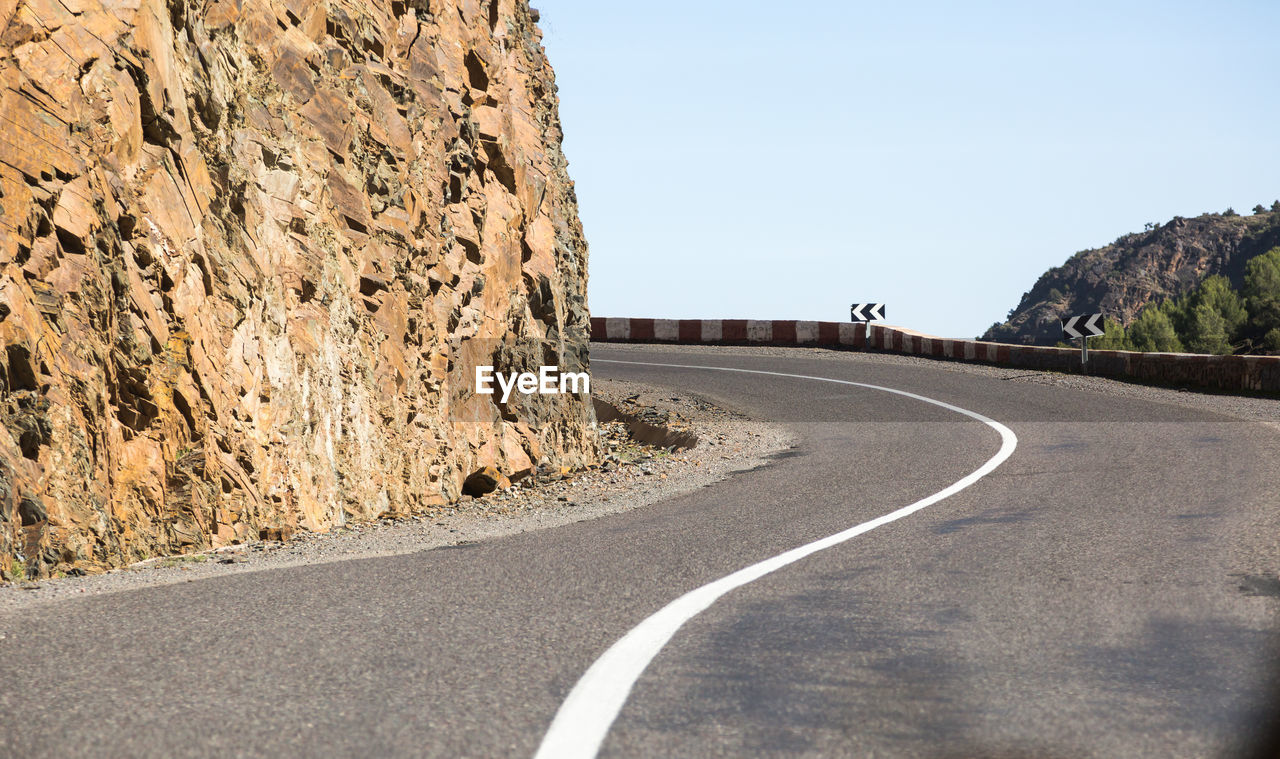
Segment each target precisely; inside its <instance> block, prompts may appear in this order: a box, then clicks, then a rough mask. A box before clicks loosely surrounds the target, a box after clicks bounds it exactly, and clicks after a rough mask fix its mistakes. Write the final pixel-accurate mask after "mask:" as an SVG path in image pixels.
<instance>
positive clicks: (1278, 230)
mask: <svg viewBox="0 0 1280 759" xmlns="http://www.w3.org/2000/svg"><path fill="white" fill-rule="evenodd" d="M1276 245H1280V212H1277V211H1271V212H1265V211H1264V212H1260V213H1255V214H1253V215H1252V216H1236V215H1230V216H1227V215H1222V214H1205V215H1203V216H1198V217H1196V218H1194V219H1185V218H1175V219H1173V220H1172V221H1170V222H1168V223H1166V224H1163V225H1161V226H1151V227H1149V228H1148V229H1147V230H1146V231H1144V232H1140V233H1136V234H1130V235H1125V236H1124V237H1121V238H1120V239H1118V240H1116V241H1115V242H1114V243H1112V244H1110V245H1107V246H1105V247H1102V248H1098V249H1096V250H1085V251H1081V252H1079V253H1077V254H1075V255H1074V256H1072V257H1071V258H1070V259H1068V260H1067V262H1066V263H1065V264H1063V265H1062V266H1059V267H1056V268H1053V269H1050V270H1049V271H1047V272H1045V273H1044V274H1043V275H1041V277H1040V279H1038V280H1037V281H1036V283H1035V285H1034V286H1033V287H1032V288H1031V290H1030V291H1029V292H1027V293H1026V294H1024V295H1023V296H1022V301H1021V302H1020V303H1018V306H1017V308H1015V309H1013V310H1012V311H1010V312H1009V318H1008V319H1007V320H1006V321H1005V322H1003V323H999V324H995V325H993V326H992V327H991V329H989V330H987V332H986V334H984V335H983V336H982V338H981V339H983V340H993V341H997V342H1006V343H1022V344H1027V345H1054V344H1056V343H1057V342H1058V341H1059V340H1061V339H1062V329H1061V326H1060V324H1059V320H1060V319H1062V318H1063V317H1065V316H1070V315H1073V314H1088V313H1098V312H1101V313H1104V314H1106V315H1107V317H1108V318H1112V319H1118V320H1119V321H1120V322H1121V323H1123V324H1128V323H1129V322H1130V321H1131V320H1132V319H1133V318H1134V316H1136V315H1137V313H1138V311H1140V310H1141V309H1142V307H1143V306H1144V305H1146V304H1147V302H1148V301H1151V300H1159V299H1162V298H1167V297H1169V296H1174V295H1181V294H1183V293H1185V292H1187V291H1189V290H1191V289H1193V288H1195V286H1196V285H1198V284H1199V283H1200V281H1201V280H1203V279H1204V278H1206V277H1208V276H1210V275H1213V274H1221V275H1223V276H1225V277H1227V278H1228V279H1229V280H1231V283H1232V285H1234V286H1235V287H1237V288H1238V287H1240V284H1241V282H1242V280H1243V279H1244V264H1245V262H1246V261H1248V260H1249V259H1250V258H1253V257H1254V256H1256V255H1259V254H1261V253H1264V252H1266V251H1267V250H1270V249H1271V248H1273V247H1275V246H1276Z"/></svg>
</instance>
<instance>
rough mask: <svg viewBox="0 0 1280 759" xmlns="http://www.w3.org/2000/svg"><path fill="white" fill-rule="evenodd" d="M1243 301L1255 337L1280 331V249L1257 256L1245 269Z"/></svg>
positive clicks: (1273, 249)
mask: <svg viewBox="0 0 1280 759" xmlns="http://www.w3.org/2000/svg"><path fill="white" fill-rule="evenodd" d="M1244 298H1245V304H1246V306H1247V307H1248V309H1249V322H1250V325H1249V326H1250V327H1251V329H1252V330H1253V331H1254V332H1255V333H1256V334H1266V333H1267V332H1269V331H1271V330H1273V329H1276V328H1280V248H1272V249H1271V250H1269V251H1267V252H1266V253H1263V254H1262V255H1260V256H1254V257H1253V258H1251V259H1250V260H1249V262H1248V263H1246V264H1245V267H1244Z"/></svg>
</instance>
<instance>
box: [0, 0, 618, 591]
mask: <svg viewBox="0 0 1280 759" xmlns="http://www.w3.org/2000/svg"><path fill="white" fill-rule="evenodd" d="M535 20H536V18H535V15H534V12H532V11H531V9H530V8H529V7H528V6H527V4H526V3H525V2H524V0H484V1H482V0H448V1H442V0H408V1H405V2H401V1H399V0H395V1H387V0H329V2H312V1H311V0H210V1H208V2H200V0H170V1H169V2H168V3H166V2H162V1H161V0H0V30H2V31H0V35H2V36H0V193H3V194H2V195H0V265H2V266H3V271H2V272H0V342H2V343H3V345H4V349H5V355H4V356H0V380H2V382H0V571H3V573H4V574H5V576H6V577H13V576H14V575H16V574H23V573H25V574H28V575H31V576H36V575H39V574H44V573H48V572H51V571H72V570H77V569H79V570H92V569H95V568H102V567H107V566H112V565H118V564H121V563H124V562H128V561H132V560H135V559H137V558H141V557H144V556H148V555H154V554H158V553H166V552H173V551H180V550H190V549H194V548H202V547H208V546H210V545H218V544H221V543H226V542H230V541H234V540H240V539H244V538H246V537H250V536H253V537H256V536H257V534H258V532H259V530H262V529H267V528H271V529H283V528H293V527H297V528H301V529H309V530H325V529H328V528H329V527H331V526H333V525H337V524H342V523H344V522H347V521H349V520H358V519H367V518H372V517H376V516H378V515H382V514H385V513H388V512H408V511H412V510H414V509H417V508H424V507H428V506H431V505H435V504H439V503H442V502H447V501H450V500H454V499H456V498H458V497H459V496H460V494H461V492H462V489H463V485H464V483H465V482H466V481H467V479H468V478H469V477H471V476H472V475H474V474H476V473H477V472H481V471H484V472H486V473H489V472H491V471H496V473H497V474H498V475H499V478H500V479H502V478H506V479H518V478H519V477H521V476H522V475H524V474H525V473H527V472H528V471H530V470H531V469H532V468H533V467H534V466H535V465H536V464H537V463H539V462H544V463H550V464H552V465H557V466H579V465H582V464H585V463H589V462H592V461H595V460H596V459H597V458H598V456H599V443H598V440H597V436H596V435H595V433H594V430H592V429H591V424H592V422H593V417H592V411H591V408H590V404H589V402H584V401H583V399H582V398H580V397H576V396H531V397H523V398H522V399H520V400H516V399H514V398H513V399H512V401H511V402H510V403H508V404H506V405H502V406H499V405H496V404H495V403H494V400H493V397H492V396H482V397H477V396H474V395H471V393H470V382H471V378H470V377H469V375H468V372H469V371H470V368H471V367H472V366H474V365H475V364H476V363H495V364H498V365H500V366H509V367H526V366H531V365H535V364H538V363H544V362H548V363H551V362H558V363H559V364H560V365H561V366H562V367H563V368H564V369H565V370H572V371H578V370H581V369H583V368H585V363H586V347H585V341H586V338H587V325H588V319H587V313H586V300H585V294H586V245H585V243H584V241H583V238H582V231H581V226H580V224H579V222H578V218H577V208H576V201H575V198H574V194H573V185H572V183H571V182H570V181H569V179H568V175H567V173H566V162H565V159H564V157H563V155H562V154H561V152H560V147H559V142H560V127H559V121H558V116H557V111H556V97H555V85H554V80H553V77H552V71H551V69H550V67H549V65H548V64H547V61H546V58H545V55H544V52H543V50H542V48H541V45H540V43H539V39H540V33H539V31H538V30H537V28H536V27H535V26H534V21H535ZM467 338H477V339H470V340H468V339H467ZM487 467H491V468H492V469H491V470H490V469H486V468H487Z"/></svg>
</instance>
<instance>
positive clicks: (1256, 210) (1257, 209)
mask: <svg viewBox="0 0 1280 759" xmlns="http://www.w3.org/2000/svg"><path fill="white" fill-rule="evenodd" d="M1253 212H1254V213H1256V214H1257V213H1266V212H1267V209H1266V208H1264V207H1263V206H1262V204H1261V203H1259V204H1258V205H1256V206H1254V207H1253Z"/></svg>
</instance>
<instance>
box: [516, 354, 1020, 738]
mask: <svg viewBox="0 0 1280 759" xmlns="http://www.w3.org/2000/svg"><path fill="white" fill-rule="evenodd" d="M595 361H596V362H597V363H604V364H635V365H639V366H664V367H671V368H676V369H706V370H711V371H720V372H742V373H745V374H767V375H770V376H774V377H790V378H793V379H806V380H816V381H818V382H834V383H836V384H840V385H853V386H855V387H865V388H869V389H871V390H882V391H884V392H886V393H893V394H894V395H901V396H905V397H907V398H914V399H915V400H918V401H923V402H925V403H931V404H933V405H935V406H941V407H942V408H945V409H949V410H951V411H954V412H956V413H958V414H964V415H965V416H967V417H970V418H973V419H977V420H978V421H980V422H982V423H983V424H985V425H987V426H989V427H991V428H992V429H994V430H995V431H996V432H998V433H1000V450H999V451H998V452H996V455H994V456H992V457H991V458H990V459H987V462H986V463H985V464H983V465H982V466H980V467H978V468H977V469H975V470H974V471H972V472H970V473H969V474H968V475H966V476H965V477H963V478H961V479H960V480H957V481H956V482H955V483H954V484H952V485H951V486H950V487H947V488H945V489H943V490H939V491H938V492H936V493H934V494H933V495H931V496H929V497H928V498H924V499H921V500H919V501H916V502H915V503H913V504H911V505H910V506H903V507H902V508H900V509H898V510H897V511H892V512H889V513H888V514H885V515H884V516H881V517H876V518H875V519H872V520H871V521H869V522H863V523H862V524H860V525H856V526H854V527H850V528H849V529H847V530H844V531H843V532H837V533H836V534H834V535H831V536H828V537H825V538H822V539H820V540H815V541H814V542H812V543H808V544H806V545H802V546H800V547H799V548H793V549H791V550H790V551H787V552H786V553H782V554H779V555H777V556H774V557H773V558H771V559H765V560H764V561H761V562H759V563H757V564H752V565H751V566H749V567H746V568H744V569H739V570H738V571H737V572H734V573H733V574H731V575H729V576H727V577H722V578H720V579H719V580H716V581H714V582H710V583H707V584H706V585H703V586H702V587H700V588H697V589H695V590H691V591H689V592H688V593H685V594H684V595H683V596H680V597H679V598H677V599H676V600H674V601H672V602H671V603H669V604H667V605H666V606H664V607H662V609H660V610H658V611H657V612H656V613H654V614H653V615H651V616H649V617H647V618H646V619H645V620H644V621H643V622H641V623H640V624H639V625H637V626H636V627H635V628H634V629H632V630H631V632H629V633H627V634H626V635H624V636H623V637H622V639H621V640H619V641H618V642H617V643H614V644H613V645H612V646H610V647H609V650H608V651H605V652H604V654H603V655H601V656H600V658H599V659H596V661H595V663H594V664H592V665H591V668H590V669H588V670H587V671H586V672H585V673H584V674H583V675H582V678H581V679H579V680H578V683H577V684H576V685H574V686H573V690H571V691H570V692H569V695H568V697H567V698H565V700H564V703H563V704H561V705H560V710H559V711H557V712H556V716H555V719H553V720H552V721H551V727H549V728H548V729H547V734H546V735H544V736H543V738H542V744H541V745H540V746H538V753H537V754H536V755H535V759H590V758H591V757H594V756H595V755H596V753H597V752H599V751H600V746H601V744H603V743H604V739H605V736H606V735H608V733H609V727H610V726H611V725H613V721H614V720H615V719H617V717H618V713H619V712H621V711H622V705H623V704H625V703H626V701H627V696H628V695H630V693H631V688H632V686H634V685H635V683H636V680H638V679H640V675H641V674H642V673H643V672H644V670H645V668H647V667H648V666H649V662H651V661H653V657H655V656H657V655H658V652H659V651H661V650H662V647H663V646H665V645H666V644H667V641H669V640H671V637H672V636H673V635H675V634H676V631H677V630H679V629H680V628H681V626H683V625H684V623H685V622H688V621H689V620H690V619H693V618H694V617H695V616H697V614H698V613H699V612H701V611H703V610H704V609H706V608H707V607H709V606H711V604H713V603H715V602H716V601H717V600H718V599H719V598H720V597H721V596H723V595H724V594H725V593H728V592H729V591H731V590H733V589H735V588H740V587H742V586H743V585H746V584H747V583H749V582H751V581H753V580H758V579H760V578H761V577H764V576H765V575H767V574H769V573H771V572H774V571H776V570H778V569H781V568H782V567H785V566H787V565H788V564H793V563H795V562H797V561H799V560H801V559H803V558H804V557H806V556H808V555H810V554H813V553H817V552H818V551H821V550H823V549H824V548H830V547H831V546H834V545H839V544H841V543H843V542H845V541H846V540H849V539H851V538H854V537H856V536H858V535H861V534H862V533H864V532H870V531H871V530H874V529H875V528H877V527H880V526H882V525H886V524H889V523H890V522H894V521H897V520H899V519H901V518H903V517H905V516H908V515H910V514H914V513H916V512H917V511H920V510H921V509H923V508H925V507H928V506H932V505H933V504H935V503H937V502H938V501H941V500H943V499H944V498H948V497H950V496H952V495H955V494H956V493H959V492H960V491H961V490H964V489H965V488H967V487H969V486H970V485H972V484H973V483H975V482H977V481H978V480H980V479H982V478H983V477H985V476H987V475H988V474H990V473H991V472H992V471H994V470H995V468H996V467H998V466H1000V465H1001V464H1002V463H1004V461H1005V459H1007V458H1009V457H1010V456H1012V455H1013V451H1014V449H1015V448H1017V447H1018V436H1017V435H1014V434H1013V430H1011V429H1009V428H1008V427H1006V426H1004V425H1003V424H1001V423H999V422H997V421H995V420H993V419H988V418H987V417H985V416H983V415H982V414H979V413H977V412H974V411H969V410H968V409H962V408H960V407H959V406H953V405H951V404H950V403H944V402H942V401H938V400H934V399H933V398H926V397H925V396H923V395H916V394H915V393H908V392H906V391H904V390H895V389H893V388H891V387H881V386H879V385H868V384H866V383H863V382H850V381H848V380H838V379H831V378H829V377H810V376H808V375H804V374H786V373H783V372H765V371H759V370H755V369H733V368H729V367H723V366H692V365H689V364H657V363H649V362H645V361H612V360H608V359H595Z"/></svg>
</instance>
